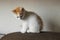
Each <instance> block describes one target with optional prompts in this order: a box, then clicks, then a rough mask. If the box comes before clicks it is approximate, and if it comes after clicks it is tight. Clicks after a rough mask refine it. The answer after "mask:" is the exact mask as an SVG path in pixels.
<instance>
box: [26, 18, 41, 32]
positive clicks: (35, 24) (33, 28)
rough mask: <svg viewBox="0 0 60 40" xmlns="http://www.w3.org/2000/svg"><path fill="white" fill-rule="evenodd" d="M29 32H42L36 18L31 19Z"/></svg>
mask: <svg viewBox="0 0 60 40" xmlns="http://www.w3.org/2000/svg"><path fill="white" fill-rule="evenodd" d="M27 32H28V33H30V32H31V33H39V32H40V25H39V24H38V21H37V20H36V19H31V20H29V29H28V30H27Z"/></svg>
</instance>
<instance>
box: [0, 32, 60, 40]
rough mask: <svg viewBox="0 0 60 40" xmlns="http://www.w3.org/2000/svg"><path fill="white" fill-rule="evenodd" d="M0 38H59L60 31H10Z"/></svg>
mask: <svg viewBox="0 0 60 40" xmlns="http://www.w3.org/2000/svg"><path fill="white" fill-rule="evenodd" d="M0 40H60V33H55V32H42V33H39V34H38V33H35V34H32V33H24V34H22V33H20V32H15V33H10V34H7V35H5V36H4V37H2V38H1V39H0Z"/></svg>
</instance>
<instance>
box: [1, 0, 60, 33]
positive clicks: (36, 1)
mask: <svg viewBox="0 0 60 40" xmlns="http://www.w3.org/2000/svg"><path fill="white" fill-rule="evenodd" d="M59 2H60V1H58V0H57V1H49V0H48V1H46V0H45V1H40V0H0V33H8V32H14V31H19V30H20V24H21V22H20V21H19V20H17V19H16V17H15V15H14V14H13V13H12V10H13V9H14V8H15V7H18V6H21V7H24V8H25V9H26V10H28V11H34V12H36V13H37V14H38V15H39V16H41V18H42V19H43V22H44V28H43V31H55V32H60V3H59Z"/></svg>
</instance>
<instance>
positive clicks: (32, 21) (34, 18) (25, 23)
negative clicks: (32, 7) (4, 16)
mask: <svg viewBox="0 0 60 40" xmlns="http://www.w3.org/2000/svg"><path fill="white" fill-rule="evenodd" d="M13 12H14V14H16V16H17V18H18V19H20V20H21V21H22V28H21V30H20V32H21V33H25V32H27V33H40V31H41V30H42V28H43V22H42V19H41V18H40V17H39V16H38V15H37V14H35V13H34V12H30V11H26V10H25V9H24V8H22V7H17V8H16V9H14V10H13Z"/></svg>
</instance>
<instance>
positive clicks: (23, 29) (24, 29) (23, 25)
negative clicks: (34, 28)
mask: <svg viewBox="0 0 60 40" xmlns="http://www.w3.org/2000/svg"><path fill="white" fill-rule="evenodd" d="M27 28H28V26H27V22H24V23H23V24H22V29H21V33H25V32H26V31H27Z"/></svg>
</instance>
